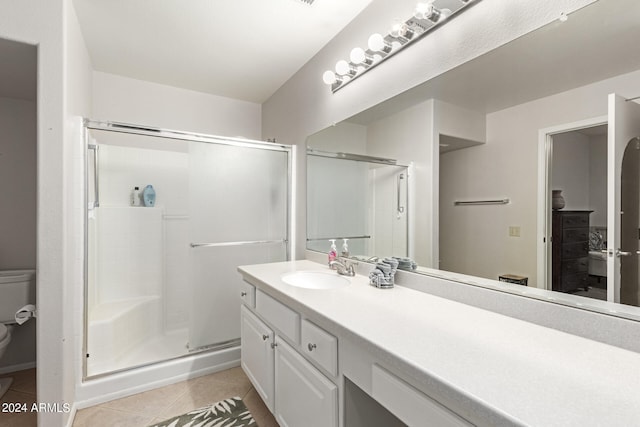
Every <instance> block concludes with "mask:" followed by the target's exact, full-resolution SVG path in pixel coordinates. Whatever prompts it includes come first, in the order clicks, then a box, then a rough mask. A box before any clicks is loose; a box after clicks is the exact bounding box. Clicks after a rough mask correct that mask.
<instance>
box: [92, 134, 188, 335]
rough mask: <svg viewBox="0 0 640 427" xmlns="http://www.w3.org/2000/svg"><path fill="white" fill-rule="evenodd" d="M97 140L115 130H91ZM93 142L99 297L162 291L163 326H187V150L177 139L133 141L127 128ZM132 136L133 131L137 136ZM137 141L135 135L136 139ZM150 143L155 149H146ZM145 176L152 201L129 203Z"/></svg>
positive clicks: (108, 299) (134, 295)
mask: <svg viewBox="0 0 640 427" xmlns="http://www.w3.org/2000/svg"><path fill="white" fill-rule="evenodd" d="M94 135H95V137H96V139H97V142H98V143H99V144H100V143H101V142H103V141H109V143H110V144H114V143H116V142H115V140H114V135H112V134H111V135H109V134H107V133H105V132H95V133H94ZM116 137H117V140H118V143H121V144H127V145H129V146H118V145H106V144H100V148H99V151H100V182H101V186H100V208H99V209H98V211H97V212H98V213H97V214H98V218H99V219H100V221H99V224H100V226H99V227H98V235H97V242H98V248H97V250H98V252H99V256H100V259H101V263H105V262H107V263H108V262H111V264H112V265H111V266H110V267H108V266H107V264H103V265H104V268H102V270H101V271H100V272H98V277H100V280H102V281H103V284H108V285H107V286H104V285H102V286H100V288H101V291H100V293H99V294H97V296H98V299H99V302H106V301H112V300H116V299H119V298H127V297H136V296H138V297H139V296H151V295H155V296H162V299H161V300H160V303H161V304H162V311H161V314H162V315H161V323H162V329H163V330H164V331H165V332H167V331H172V330H176V329H181V328H185V327H187V326H188V319H189V304H190V293H189V292H188V290H189V288H188V287H187V279H186V277H187V267H186V266H188V256H189V252H188V250H189V249H188V243H189V242H188V226H189V225H188V224H189V217H188V206H187V204H188V191H187V188H188V179H189V175H188V174H189V171H188V162H189V161H188V153H187V152H186V146H185V145H184V144H183V143H182V142H180V141H161V140H157V139H155V138H153V139H152V138H150V140H153V142H149V144H145V146H144V148H142V147H140V148H135V146H133V147H132V145H133V144H132V141H131V136H129V135H122V134H120V135H117V136H116ZM138 141H139V138H138ZM138 145H140V143H139V142H138ZM153 146H155V147H156V148H159V149H152V148H151V147H153ZM147 184H151V185H153V187H154V189H155V191H156V206H155V207H154V208H148V207H131V206H130V197H131V192H132V190H133V187H135V186H137V187H139V188H140V190H141V191H142V189H143V188H144V186H146V185H147Z"/></svg>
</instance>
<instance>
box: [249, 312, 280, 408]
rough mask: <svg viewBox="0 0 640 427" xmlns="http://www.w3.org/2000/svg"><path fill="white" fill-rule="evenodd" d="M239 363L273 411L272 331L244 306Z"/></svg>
mask: <svg viewBox="0 0 640 427" xmlns="http://www.w3.org/2000/svg"><path fill="white" fill-rule="evenodd" d="M241 318H242V331H241V333H242V344H241V351H242V355H241V365H242V369H243V370H244V372H245V374H247V376H248V377H249V379H250V380H251V383H252V384H253V386H254V387H255V389H256V391H257V392H258V394H259V395H260V397H262V400H264V403H265V404H266V405H267V408H269V410H270V411H271V412H273V404H274V400H273V391H274V390H273V373H274V371H273V360H274V359H273V353H274V351H273V347H272V344H273V339H274V333H273V331H272V330H271V329H269V327H268V326H267V325H265V324H264V323H263V322H262V321H261V320H260V319H258V318H257V317H256V316H255V315H254V314H253V313H251V311H249V310H248V309H247V308H246V307H245V306H242V308H241Z"/></svg>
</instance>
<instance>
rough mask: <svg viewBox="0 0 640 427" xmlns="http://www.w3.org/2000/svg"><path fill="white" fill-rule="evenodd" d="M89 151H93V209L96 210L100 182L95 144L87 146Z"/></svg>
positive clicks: (98, 204)
mask: <svg viewBox="0 0 640 427" xmlns="http://www.w3.org/2000/svg"><path fill="white" fill-rule="evenodd" d="M87 148H88V149H89V150H93V196H94V197H93V205H92V207H93V208H97V207H99V206H100V186H99V185H98V183H99V182H100V176H99V174H100V168H99V166H98V160H99V157H98V149H99V147H98V145H97V144H89V145H88V146H87Z"/></svg>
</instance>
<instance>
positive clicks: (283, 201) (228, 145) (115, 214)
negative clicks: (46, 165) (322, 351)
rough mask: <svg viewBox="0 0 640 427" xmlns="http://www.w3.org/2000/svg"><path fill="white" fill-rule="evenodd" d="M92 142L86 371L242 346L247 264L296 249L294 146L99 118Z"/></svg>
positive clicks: (88, 134)
mask: <svg viewBox="0 0 640 427" xmlns="http://www.w3.org/2000/svg"><path fill="white" fill-rule="evenodd" d="M85 139H86V144H87V202H88V203H87V204H88V206H87V221H86V233H85V236H86V257H85V259H86V287H85V364H84V368H85V372H84V374H85V377H93V376H96V375H102V374H105V373H109V372H115V371H121V370H126V369H129V368H132V367H138V366H142V365H148V364H152V363H155V362H160V361H165V360H168V359H173V358H178V357H181V356H185V355H189V354H192V353H195V352H203V351H215V350H222V349H228V348H231V347H238V346H239V341H240V312H239V309H240V301H239V294H238V290H237V289H238V288H237V284H238V282H239V281H240V280H241V279H240V276H239V275H238V273H237V271H236V267H237V266H238V265H242V264H256V263H263V262H274V261H284V260H286V259H288V257H289V242H288V215H289V206H290V201H289V198H290V197H289V186H290V170H291V169H290V163H291V161H290V156H291V148H290V147H287V146H283V145H278V144H270V143H262V142H254V141H246V140H240V139H233V138H221V137H213V136H207V135H202V134H191V133H185V132H176V131H167V130H159V129H150V128H145V127H139V126H133V125H125V124H118V123H99V122H92V121H85ZM147 185H152V186H153V188H154V189H155V192H156V200H155V204H154V205H153V206H144V203H143V201H142V200H138V201H139V202H140V203H141V204H142V205H141V206H132V197H133V190H134V188H135V187H138V188H139V189H140V192H142V190H143V189H144V188H145V187H146V186H147Z"/></svg>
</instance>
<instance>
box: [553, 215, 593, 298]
mask: <svg viewBox="0 0 640 427" xmlns="http://www.w3.org/2000/svg"><path fill="white" fill-rule="evenodd" d="M591 212H593V211H560V210H558V211H553V215H552V216H553V227H552V232H551V243H552V260H551V262H552V267H551V275H552V289H553V290H554V291H560V292H573V291H576V290H578V289H579V288H586V287H587V279H588V275H589V272H588V271H589V214H590V213H591Z"/></svg>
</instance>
